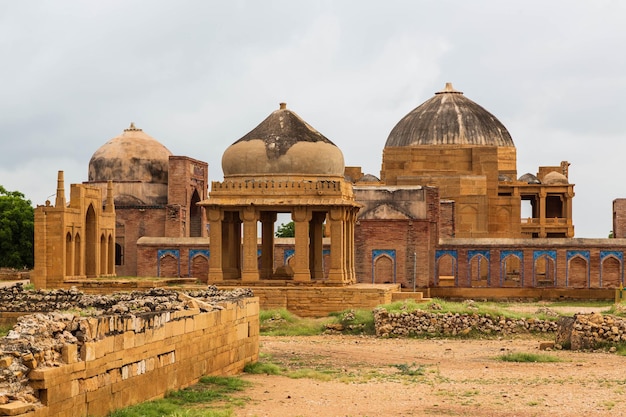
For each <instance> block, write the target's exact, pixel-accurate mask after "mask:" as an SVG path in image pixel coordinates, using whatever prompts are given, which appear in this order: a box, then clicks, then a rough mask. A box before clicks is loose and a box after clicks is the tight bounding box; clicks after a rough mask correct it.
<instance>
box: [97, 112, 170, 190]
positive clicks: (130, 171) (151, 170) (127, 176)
mask: <svg viewBox="0 0 626 417" xmlns="http://www.w3.org/2000/svg"><path fill="white" fill-rule="evenodd" d="M171 155H172V153H171V152H170V151H169V150H168V149H167V148H166V147H165V146H163V145H162V144H161V143H159V142H158V141H157V140H156V139H154V138H153V137H151V136H149V135H147V134H145V133H144V132H143V131H142V130H141V129H138V128H136V127H135V125H134V124H133V123H131V124H130V127H129V128H128V129H124V132H123V133H122V134H121V135H119V136H116V137H114V138H113V139H111V140H109V141H108V142H107V143H105V144H104V145H102V146H101V147H100V148H99V149H98V150H97V151H96V152H95V153H94V154H93V156H92V157H91V160H90V161H89V181H95V182H97V181H108V180H112V181H141V182H145V183H158V184H167V173H168V167H169V157H170V156H171Z"/></svg>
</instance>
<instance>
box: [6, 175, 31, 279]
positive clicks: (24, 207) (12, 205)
mask: <svg viewBox="0 0 626 417" xmlns="http://www.w3.org/2000/svg"><path fill="white" fill-rule="evenodd" d="M34 223H35V213H34V210H33V207H32V205H31V202H30V200H26V198H25V197H24V194H22V193H20V192H19V191H7V190H6V189H5V188H4V187H3V186H1V185H0V267H9V268H24V267H26V268H32V267H33V265H34V252H33V247H34V240H35V232H34V230H35V229H34Z"/></svg>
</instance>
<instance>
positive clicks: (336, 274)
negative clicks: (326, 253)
mask: <svg viewBox="0 0 626 417" xmlns="http://www.w3.org/2000/svg"><path fill="white" fill-rule="evenodd" d="M345 214H346V213H345V209H344V208H343V207H331V209H330V212H329V215H328V218H329V220H330V271H329V272H328V281H329V282H332V283H336V284H345V283H346V281H347V277H346V265H345V253H346V235H345V217H346V216H345Z"/></svg>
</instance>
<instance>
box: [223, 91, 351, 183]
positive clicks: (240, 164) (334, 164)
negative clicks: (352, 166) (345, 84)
mask: <svg viewBox="0 0 626 417" xmlns="http://www.w3.org/2000/svg"><path fill="white" fill-rule="evenodd" d="M344 169H345V166H344V159H343V154H342V153H341V150H340V149H339V148H338V147H337V146H336V145H335V144H334V143H332V142H331V141H330V140H328V139H327V138H326V137H324V136H323V135H322V134H321V133H319V132H318V131H317V130H315V129H313V128H312V127H311V126H309V124H308V123H306V122H305V121H304V120H302V119H301V118H300V116H298V115H297V114H296V113H294V112H292V111H291V110H288V109H287V106H286V104H285V103H281V104H280V108H279V109H278V110H276V111H274V112H273V113H272V114H270V115H269V116H268V117H267V118H266V119H265V120H263V121H262V122H261V123H260V124H259V125H258V126H257V127H255V128H254V129H253V130H252V131H250V133H248V134H246V135H245V136H244V137H242V138H241V139H239V140H238V141H237V142H235V143H233V144H232V145H231V146H229V147H228V149H226V151H225V152H224V155H223V156H222V170H223V171H224V177H228V176H231V175H238V176H255V175H290V174H296V175H307V176H341V177H343V175H344Z"/></svg>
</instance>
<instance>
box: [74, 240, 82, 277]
mask: <svg viewBox="0 0 626 417" xmlns="http://www.w3.org/2000/svg"><path fill="white" fill-rule="evenodd" d="M80 239H81V238H80V233H76V235H75V236H74V274H73V275H83V274H84V270H83V268H82V266H83V253H82V251H81V241H80Z"/></svg>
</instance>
